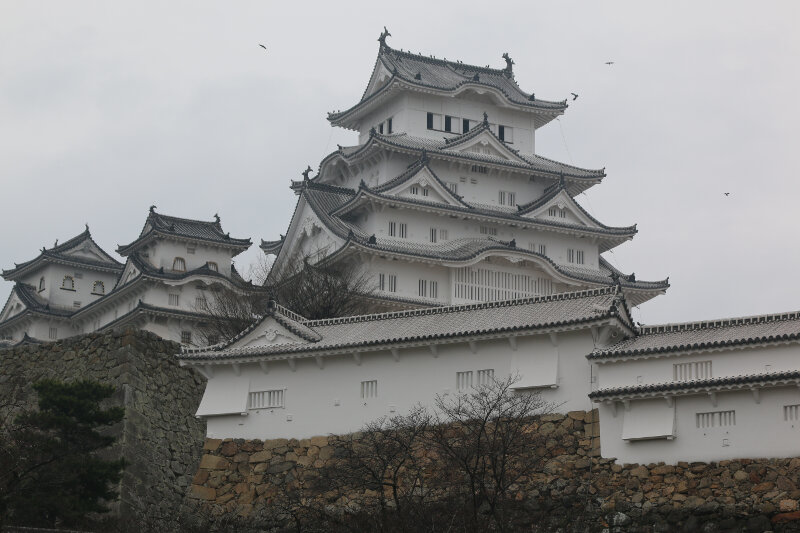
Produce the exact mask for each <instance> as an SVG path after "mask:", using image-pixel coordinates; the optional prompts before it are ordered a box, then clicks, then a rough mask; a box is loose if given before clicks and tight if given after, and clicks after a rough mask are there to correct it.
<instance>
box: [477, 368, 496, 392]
mask: <svg viewBox="0 0 800 533" xmlns="http://www.w3.org/2000/svg"><path fill="white" fill-rule="evenodd" d="M493 381H494V368H487V369H485V370H478V386H479V387H480V386H481V385H491V384H492V382H493Z"/></svg>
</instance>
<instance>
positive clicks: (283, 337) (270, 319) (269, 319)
mask: <svg viewBox="0 0 800 533" xmlns="http://www.w3.org/2000/svg"><path fill="white" fill-rule="evenodd" d="M290 324H291V321H289V320H287V319H285V318H284V317H281V316H280V315H277V316H275V315H267V316H266V317H264V318H263V319H262V320H261V322H259V323H258V324H256V325H255V326H253V327H252V329H250V331H248V332H247V333H246V334H244V335H243V336H242V337H241V338H239V339H236V340H235V341H233V342H232V343H231V344H229V345H227V346H226V347H225V349H226V350H230V349H236V348H258V347H262V346H276V345H282V344H311V341H309V340H307V339H304V338H303V337H301V336H300V335H298V334H297V333H295V332H293V331H292V330H291V329H289V327H287V325H290Z"/></svg>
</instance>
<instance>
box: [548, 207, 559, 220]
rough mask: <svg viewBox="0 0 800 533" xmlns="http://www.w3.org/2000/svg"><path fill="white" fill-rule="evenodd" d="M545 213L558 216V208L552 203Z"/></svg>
mask: <svg viewBox="0 0 800 533" xmlns="http://www.w3.org/2000/svg"><path fill="white" fill-rule="evenodd" d="M547 215H548V216H551V217H554V216H558V208H556V206H554V205H553V206H550V208H549V209H548V210H547Z"/></svg>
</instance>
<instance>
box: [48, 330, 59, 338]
mask: <svg viewBox="0 0 800 533" xmlns="http://www.w3.org/2000/svg"><path fill="white" fill-rule="evenodd" d="M49 334H50V335H49V336H50V338H51V339H53V340H55V339H57V338H58V328H50V332H49Z"/></svg>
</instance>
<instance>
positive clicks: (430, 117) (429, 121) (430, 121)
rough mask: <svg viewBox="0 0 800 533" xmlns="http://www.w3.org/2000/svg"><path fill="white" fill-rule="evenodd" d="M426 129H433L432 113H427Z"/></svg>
mask: <svg viewBox="0 0 800 533" xmlns="http://www.w3.org/2000/svg"><path fill="white" fill-rule="evenodd" d="M428 129H429V130H432V129H433V113H428Z"/></svg>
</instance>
